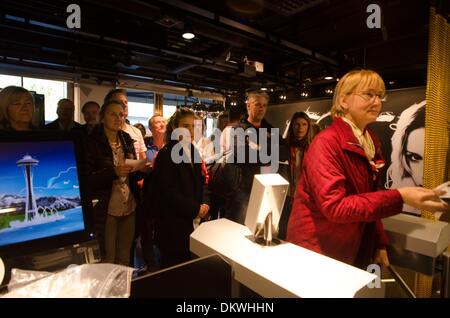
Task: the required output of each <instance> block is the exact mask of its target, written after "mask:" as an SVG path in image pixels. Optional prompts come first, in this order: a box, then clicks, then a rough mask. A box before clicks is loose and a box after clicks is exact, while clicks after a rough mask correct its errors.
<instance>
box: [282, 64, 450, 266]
mask: <svg viewBox="0 0 450 318" xmlns="http://www.w3.org/2000/svg"><path fill="white" fill-rule="evenodd" d="M334 94H335V95H334V98H333V106H332V109H331V113H332V115H333V117H334V120H333V124H332V125H331V126H330V127H328V128H327V129H325V130H324V131H323V132H321V133H320V134H319V135H318V136H317V137H316V138H315V139H314V140H313V142H312V143H311V145H310V146H309V149H308V151H307V152H306V154H305V157H304V160H303V166H302V173H301V176H300V180H299V182H298V185H297V190H296V193H295V197H294V204H293V208H292V212H291V216H290V218H289V224H288V234H287V240H288V241H290V242H292V243H295V244H298V245H300V246H303V247H305V248H308V249H311V250H313V251H315V252H318V253H321V254H324V255H327V256H330V257H332V258H335V259H338V260H340V261H343V262H346V263H349V264H352V265H355V266H358V267H362V268H365V267H366V266H367V265H368V264H371V263H380V264H382V265H389V260H388V257H387V253H386V245H387V237H386V235H385V233H384V230H383V226H382V223H381V219H382V218H385V217H389V216H392V215H394V214H397V213H400V212H401V211H402V205H403V203H406V204H408V205H411V206H414V207H417V208H419V209H425V210H428V211H439V210H440V211H444V210H449V206H448V205H447V204H445V203H441V202H440V201H439V198H438V196H437V195H438V194H437V193H435V192H434V191H432V190H428V189H424V188H420V187H410V188H401V189H396V190H394V189H393V190H378V187H377V184H378V177H379V169H380V168H381V167H382V166H383V165H384V161H383V158H382V156H381V148H380V142H379V140H378V138H377V137H376V136H375V135H374V134H373V132H372V131H371V130H370V129H368V128H367V125H368V124H370V123H372V122H374V121H375V120H376V119H377V117H378V115H379V114H380V111H381V102H382V100H383V99H384V94H385V85H384V82H383V80H382V79H381V77H380V76H379V75H378V74H377V73H375V72H373V71H370V70H357V71H351V72H349V73H347V74H346V75H345V76H344V77H343V78H342V79H341V80H340V81H339V83H338V84H337V86H336V89H335V93H334ZM435 200H436V201H435Z"/></svg>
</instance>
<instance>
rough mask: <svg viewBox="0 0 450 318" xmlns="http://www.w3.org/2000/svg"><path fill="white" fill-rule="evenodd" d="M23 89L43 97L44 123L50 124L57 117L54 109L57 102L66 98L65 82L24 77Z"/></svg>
mask: <svg viewBox="0 0 450 318" xmlns="http://www.w3.org/2000/svg"><path fill="white" fill-rule="evenodd" d="M23 87H24V88H26V89H27V90H29V91H33V92H36V93H38V94H43V95H44V96H45V99H44V101H45V122H46V123H48V122H51V121H53V120H55V119H56V118H57V117H58V115H57V114H56V108H57V107H58V101H59V100H60V99H62V98H67V82H62V81H50V80H44V79H38V78H30V77H24V78H23Z"/></svg>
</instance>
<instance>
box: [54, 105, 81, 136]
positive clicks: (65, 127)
mask: <svg viewBox="0 0 450 318" xmlns="http://www.w3.org/2000/svg"><path fill="white" fill-rule="evenodd" d="M56 113H57V114H58V118H57V119H56V120H54V121H52V122H51V123H50V124H47V125H45V128H46V129H49V130H59V131H71V130H81V128H82V127H83V126H82V125H81V124H79V123H77V122H76V121H74V120H73V117H74V113H75V105H74V103H73V102H72V101H71V100H70V99H67V98H63V99H61V100H60V101H59V102H58V108H57V109H56Z"/></svg>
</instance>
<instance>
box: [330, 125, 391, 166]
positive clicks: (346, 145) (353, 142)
mask: <svg viewBox="0 0 450 318" xmlns="http://www.w3.org/2000/svg"><path fill="white" fill-rule="evenodd" d="M331 127H333V128H334V129H335V130H336V132H337V133H338V137H339V140H340V142H341V147H342V148H343V149H346V150H348V151H352V152H355V153H357V154H359V155H361V156H363V157H367V156H366V154H365V152H364V150H363V148H362V147H361V146H360V145H359V142H358V139H356V137H355V135H354V134H353V130H352V128H351V127H350V125H349V124H347V123H346V122H345V121H343V120H342V118H339V117H335V118H334V119H333V123H332V124H331ZM367 130H368V131H369V134H370V137H372V141H373V144H374V146H375V158H374V161H376V160H379V159H382V156H381V143H380V141H379V139H378V137H377V136H376V135H375V133H374V132H373V131H372V130H371V129H370V128H367Z"/></svg>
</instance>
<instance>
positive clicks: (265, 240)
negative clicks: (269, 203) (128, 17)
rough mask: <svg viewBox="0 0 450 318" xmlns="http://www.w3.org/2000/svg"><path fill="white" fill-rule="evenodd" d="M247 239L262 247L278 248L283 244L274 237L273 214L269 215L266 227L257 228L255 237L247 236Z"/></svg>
mask: <svg viewBox="0 0 450 318" xmlns="http://www.w3.org/2000/svg"><path fill="white" fill-rule="evenodd" d="M247 238H248V239H250V240H251V241H252V242H255V243H256V244H259V245H262V246H277V245H279V244H281V240H279V239H277V238H276V237H273V225H272V212H270V213H268V214H267V216H266V219H265V221H264V226H259V227H257V229H256V233H255V235H250V236H247Z"/></svg>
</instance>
